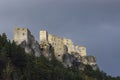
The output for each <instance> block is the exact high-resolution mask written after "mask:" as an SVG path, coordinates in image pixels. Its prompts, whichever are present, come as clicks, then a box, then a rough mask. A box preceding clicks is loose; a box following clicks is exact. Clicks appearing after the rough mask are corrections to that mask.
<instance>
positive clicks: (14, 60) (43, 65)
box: [0, 33, 120, 80]
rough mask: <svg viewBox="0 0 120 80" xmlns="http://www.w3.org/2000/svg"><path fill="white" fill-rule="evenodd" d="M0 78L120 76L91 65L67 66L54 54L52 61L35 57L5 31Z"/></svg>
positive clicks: (0, 41)
mask: <svg viewBox="0 0 120 80" xmlns="http://www.w3.org/2000/svg"><path fill="white" fill-rule="evenodd" d="M53 54H54V51H53ZM0 80H120V77H119V76H118V77H112V76H110V75H108V74H107V73H105V72H104V71H101V70H99V69H98V70H92V68H91V66H89V65H86V66H85V69H84V70H77V69H75V68H74V67H69V68H65V67H64V66H63V65H62V63H61V62H59V61H57V60H56V58H55V57H54V55H52V60H51V61H49V60H47V59H46V58H45V57H44V56H43V55H41V56H40V57H35V56H34V55H33V54H31V53H25V51H24V48H22V47H20V46H19V45H16V43H15V42H14V41H10V40H9V39H8V38H7V35H6V34H5V33H3V34H1V35H0Z"/></svg>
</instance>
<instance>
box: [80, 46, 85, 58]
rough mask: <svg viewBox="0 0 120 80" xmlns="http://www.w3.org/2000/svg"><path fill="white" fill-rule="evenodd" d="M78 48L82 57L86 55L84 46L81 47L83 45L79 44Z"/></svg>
mask: <svg viewBox="0 0 120 80" xmlns="http://www.w3.org/2000/svg"><path fill="white" fill-rule="evenodd" d="M79 50H80V55H81V56H82V57H83V56H86V55H87V54H86V47H83V46H80V47H79Z"/></svg>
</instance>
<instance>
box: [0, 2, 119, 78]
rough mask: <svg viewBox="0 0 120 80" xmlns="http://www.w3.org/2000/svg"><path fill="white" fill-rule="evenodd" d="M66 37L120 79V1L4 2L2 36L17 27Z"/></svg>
mask: <svg viewBox="0 0 120 80" xmlns="http://www.w3.org/2000/svg"><path fill="white" fill-rule="evenodd" d="M15 26H18V27H26V28H29V29H30V31H31V33H32V34H33V35H34V36H35V38H36V40H39V31H40V30H43V29H44V30H47V31H48V32H49V33H51V34H55V35H58V36H60V37H66V38H70V39H72V40H73V42H74V43H75V44H78V45H84V46H86V47H87V54H88V55H94V56H96V58H97V63H98V65H99V67H100V69H101V70H103V71H105V72H107V73H108V74H110V75H113V76H118V75H119V76H120V0H0V33H3V32H5V33H6V34H7V35H8V38H9V39H11V40H12V38H13V30H14V27H15Z"/></svg>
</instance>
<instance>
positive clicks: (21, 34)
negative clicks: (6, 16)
mask: <svg viewBox="0 0 120 80" xmlns="http://www.w3.org/2000/svg"><path fill="white" fill-rule="evenodd" d="M28 34H30V31H29V30H28V29H27V28H15V29H14V41H15V42H16V43H17V44H18V45H19V44H21V42H23V41H26V42H28Z"/></svg>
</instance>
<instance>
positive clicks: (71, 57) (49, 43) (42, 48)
mask: <svg viewBox="0 0 120 80" xmlns="http://www.w3.org/2000/svg"><path fill="white" fill-rule="evenodd" d="M39 36H40V43H38V42H37V41H36V40H35V38H34V36H33V35H32V34H31V32H30V31H29V30H28V29H27V28H15V29H14V41H15V42H16V44H17V45H21V46H22V47H23V48H25V51H26V52H27V53H33V54H34V55H35V56H37V57H40V55H41V54H42V55H44V56H45V57H46V58H48V59H49V60H51V56H52V53H54V55H55V57H56V59H57V60H58V61H60V62H62V63H63V65H64V66H66V67H67V66H69V67H71V66H72V65H73V63H74V62H76V63H82V64H88V65H91V66H95V67H93V68H95V69H96V65H97V64H96V58H95V57H94V56H87V53H86V47H84V46H79V45H74V43H73V42H72V40H71V39H66V38H61V37H59V36H55V35H52V34H49V33H48V32H47V31H46V30H41V31H40V35H39Z"/></svg>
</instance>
